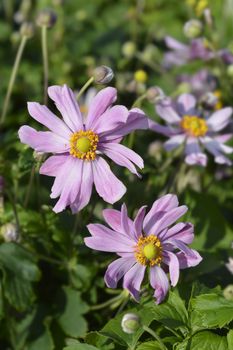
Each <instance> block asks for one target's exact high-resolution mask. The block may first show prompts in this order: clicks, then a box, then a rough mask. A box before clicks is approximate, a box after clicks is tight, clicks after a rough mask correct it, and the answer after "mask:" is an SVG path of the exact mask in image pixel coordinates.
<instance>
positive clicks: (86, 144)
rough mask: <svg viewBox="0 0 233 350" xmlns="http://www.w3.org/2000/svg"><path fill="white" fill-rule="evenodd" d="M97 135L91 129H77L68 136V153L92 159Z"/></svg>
mask: <svg viewBox="0 0 233 350" xmlns="http://www.w3.org/2000/svg"><path fill="white" fill-rule="evenodd" d="M98 142H99V137H98V135H96V134H95V133H94V132H93V131H91V130H87V131H83V130H81V131H78V132H75V133H74V134H73V135H72V136H71V138H70V154H71V155H72V156H73V157H76V158H80V159H83V160H94V159H95V157H96V149H97V144H98Z"/></svg>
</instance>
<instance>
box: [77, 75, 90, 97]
mask: <svg viewBox="0 0 233 350" xmlns="http://www.w3.org/2000/svg"><path fill="white" fill-rule="evenodd" d="M93 81H94V77H91V78H90V79H89V80H88V81H87V82H86V83H85V84H84V85H83V87H82V88H81V90H80V91H79V93H78V95H77V100H78V99H79V97H80V96H82V94H83V93H84V92H85V91H86V89H87V88H88V87H89V86H90V85H91V84H92V83H93Z"/></svg>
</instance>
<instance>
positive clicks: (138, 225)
mask: <svg viewBox="0 0 233 350" xmlns="http://www.w3.org/2000/svg"><path fill="white" fill-rule="evenodd" d="M146 208H147V206H146V205H144V206H143V207H141V208H140V209H139V210H138V212H137V215H136V217H135V219H134V222H133V227H134V235H135V238H136V239H139V237H140V236H141V235H142V231H143V221H144V217H145V213H146Z"/></svg>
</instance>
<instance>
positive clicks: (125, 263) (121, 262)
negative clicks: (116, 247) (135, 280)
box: [104, 258, 135, 288]
mask: <svg viewBox="0 0 233 350" xmlns="http://www.w3.org/2000/svg"><path fill="white" fill-rule="evenodd" d="M134 264H135V259H134V258H120V259H117V260H115V261H113V262H112V263H111V264H110V265H109V266H108V269H107V271H106V273H105V276H104V280H105V283H106V285H107V286H108V287H109V288H116V287H117V283H118V281H119V280H120V279H121V278H122V277H123V276H124V275H125V274H126V273H127V272H128V271H129V270H130V269H131V267H132V266H133V265H134Z"/></svg>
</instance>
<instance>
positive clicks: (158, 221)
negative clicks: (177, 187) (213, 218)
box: [85, 194, 202, 304]
mask: <svg viewBox="0 0 233 350" xmlns="http://www.w3.org/2000/svg"><path fill="white" fill-rule="evenodd" d="M186 211H187V207H186V206H184V205H182V206H179V203H178V199H177V197H176V196H175V195H172V194H167V195H165V196H163V197H161V198H160V199H158V200H157V201H155V202H154V204H153V206H152V208H151V209H150V211H149V212H148V213H147V215H146V206H144V207H142V208H140V209H139V211H138V213H137V215H136V217H135V219H134V221H132V220H131V219H130V218H129V217H128V214H127V208H126V206H125V204H123V205H122V207H121V211H118V210H115V209H105V210H103V216H104V219H105V221H106V222H107V224H108V225H109V226H110V227H111V229H110V228H108V227H106V226H104V225H101V224H90V225H88V226H87V227H88V230H89V232H90V233H91V235H92V237H87V238H85V244H86V245H87V246H88V247H90V248H92V249H95V250H99V251H104V252H112V253H116V254H117V255H119V256H120V258H118V259H117V260H115V261H114V262H112V263H111V264H110V265H109V267H108V269H107V271H106V274H105V282H106V284H107V286H108V287H109V288H116V286H117V283H118V281H119V280H120V279H121V278H122V277H123V287H124V288H126V289H128V291H129V292H130V294H131V295H132V296H133V297H134V298H135V299H136V300H138V299H139V296H140V289H141V283H142V281H143V278H144V275H145V272H146V269H147V268H148V270H149V271H148V272H149V281H150V284H151V286H152V288H154V289H155V292H154V296H155V298H156V302H157V303H158V304H159V303H161V301H163V299H164V298H165V296H166V294H167V292H168V289H169V281H168V277H167V274H166V272H167V271H169V274H170V280H171V285H172V286H175V285H176V284H177V282H178V279H179V270H180V269H185V268H187V267H191V266H196V265H198V264H199V263H200V261H201V260H202V258H201V256H200V255H199V254H198V252H196V251H195V250H193V249H190V248H188V247H187V244H190V243H191V242H192V241H193V238H194V234H193V225H192V224H190V223H183V222H180V223H178V224H176V225H174V226H171V225H173V224H174V222H175V221H176V220H178V219H179V218H180V217H181V216H182V215H184V214H185V213H186Z"/></svg>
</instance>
